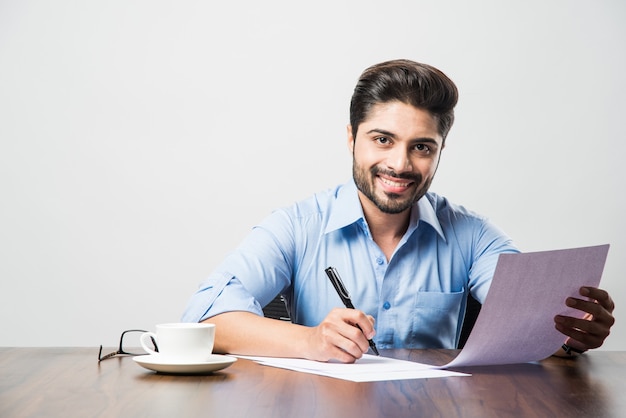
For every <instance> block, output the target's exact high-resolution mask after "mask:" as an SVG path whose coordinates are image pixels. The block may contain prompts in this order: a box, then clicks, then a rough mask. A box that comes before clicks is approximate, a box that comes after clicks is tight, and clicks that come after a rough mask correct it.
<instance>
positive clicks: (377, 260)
mask: <svg viewBox="0 0 626 418" xmlns="http://www.w3.org/2000/svg"><path fill="white" fill-rule="evenodd" d="M376 262H377V263H378V265H379V266H382V265H383V263H384V262H385V260H383V258H382V257H378V258H377V259H376Z"/></svg>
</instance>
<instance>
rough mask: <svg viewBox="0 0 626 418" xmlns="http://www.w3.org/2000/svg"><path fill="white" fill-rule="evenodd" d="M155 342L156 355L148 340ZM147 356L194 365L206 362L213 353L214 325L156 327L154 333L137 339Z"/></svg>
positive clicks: (148, 333)
mask: <svg viewBox="0 0 626 418" xmlns="http://www.w3.org/2000/svg"><path fill="white" fill-rule="evenodd" d="M150 337H152V338H154V340H155V341H156V345H157V347H158V350H159V351H158V353H157V352H156V351H154V350H153V349H152V348H150V344H149V341H148V340H149V338H150ZM139 341H140V343H141V346H142V347H143V349H144V350H146V351H147V352H148V353H149V354H158V355H159V356H162V357H164V358H167V359H168V361H176V362H181V363H194V362H204V361H207V360H208V358H209V357H210V356H211V354H212V352H213V343H214V342H215V324H206V323H191V322H190V323H182V322H181V323H171V324H159V325H157V326H156V333H154V332H144V333H143V334H142V335H141V337H140V339H139Z"/></svg>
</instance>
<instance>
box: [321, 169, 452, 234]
mask: <svg viewBox="0 0 626 418" xmlns="http://www.w3.org/2000/svg"><path fill="white" fill-rule="evenodd" d="M359 220H362V221H363V222H365V216H364V215H363V207H362V206H361V202H360V200H359V195H358V192H357V188H356V184H354V180H351V181H349V182H348V183H346V184H344V185H343V186H341V187H339V188H338V189H337V194H336V196H335V201H334V202H333V205H332V211H331V213H330V216H329V218H328V224H327V225H326V229H325V230H324V233H325V234H327V233H329V232H332V231H335V230H337V229H341V228H343V227H346V226H348V225H351V224H353V223H355V222H357V221H359ZM419 221H423V222H425V223H427V224H429V225H430V226H431V227H432V228H433V229H434V230H435V231H437V233H438V234H439V235H440V236H441V238H443V239H444V240H445V236H444V234H443V230H442V228H441V224H440V223H439V219H437V213H436V212H435V208H434V207H433V202H432V201H431V199H430V198H429V194H428V193H427V194H426V195H425V196H424V197H422V198H421V199H420V200H419V201H418V202H417V204H415V205H413V207H412V208H411V220H410V221H409V227H408V229H407V232H410V233H412V232H413V231H414V230H415V229H416V228H417V225H418V223H419Z"/></svg>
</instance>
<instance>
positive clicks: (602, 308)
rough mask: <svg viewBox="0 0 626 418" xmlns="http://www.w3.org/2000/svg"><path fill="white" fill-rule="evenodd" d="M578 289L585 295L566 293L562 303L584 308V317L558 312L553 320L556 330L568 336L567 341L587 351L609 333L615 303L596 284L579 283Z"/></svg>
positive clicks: (575, 347)
mask: <svg viewBox="0 0 626 418" xmlns="http://www.w3.org/2000/svg"><path fill="white" fill-rule="evenodd" d="M579 293H580V295H581V296H583V297H585V298H588V299H578V298H573V297H569V298H567V300H566V301H565V304H566V305H567V306H569V307H571V308H575V309H578V310H581V311H583V312H585V315H584V316H583V318H582V319H579V318H573V317H570V316H563V315H557V316H555V317H554V324H555V328H556V329H557V330H559V331H560V332H561V333H563V334H565V335H566V336H567V337H569V338H568V339H567V341H566V344H567V345H569V346H570V347H572V348H574V349H576V350H578V351H586V350H589V349H592V348H598V347H600V346H601V345H602V344H603V343H604V340H605V339H606V337H608V336H609V333H610V332H611V327H612V326H613V324H614V323H615V318H614V317H613V309H615V304H614V303H613V299H611V296H610V295H609V294H608V293H607V292H606V291H605V290H602V289H598V288H597V287H587V286H585V287H581V288H580V292H579Z"/></svg>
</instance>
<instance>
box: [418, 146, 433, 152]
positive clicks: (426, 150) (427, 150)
mask: <svg viewBox="0 0 626 418" xmlns="http://www.w3.org/2000/svg"><path fill="white" fill-rule="evenodd" d="M415 150H416V151H420V152H429V151H430V147H429V146H428V145H426V144H416V145H415Z"/></svg>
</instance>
